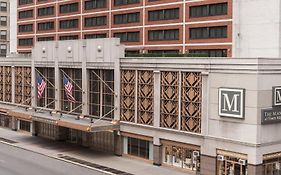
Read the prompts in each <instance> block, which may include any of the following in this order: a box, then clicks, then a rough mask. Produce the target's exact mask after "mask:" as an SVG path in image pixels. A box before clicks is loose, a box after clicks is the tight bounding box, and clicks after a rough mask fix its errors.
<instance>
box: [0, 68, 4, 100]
mask: <svg viewBox="0 0 281 175" xmlns="http://www.w3.org/2000/svg"><path fill="white" fill-rule="evenodd" d="M3 69H4V68H3V67H2V66H0V101H3V100H4V98H3V96H4V87H3V83H4V71H3Z"/></svg>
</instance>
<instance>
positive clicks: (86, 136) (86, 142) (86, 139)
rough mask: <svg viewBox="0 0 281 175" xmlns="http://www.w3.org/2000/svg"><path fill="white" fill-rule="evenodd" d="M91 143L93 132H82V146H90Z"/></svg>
mask: <svg viewBox="0 0 281 175" xmlns="http://www.w3.org/2000/svg"><path fill="white" fill-rule="evenodd" d="M90 143H91V133H89V132H82V146H85V147H90Z"/></svg>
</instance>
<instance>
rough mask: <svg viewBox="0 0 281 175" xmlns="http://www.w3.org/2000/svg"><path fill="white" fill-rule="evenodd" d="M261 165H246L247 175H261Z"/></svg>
mask: <svg viewBox="0 0 281 175" xmlns="http://www.w3.org/2000/svg"><path fill="white" fill-rule="evenodd" d="M263 171H264V170H263V165H262V164H260V165H251V164H248V174H249V175H251V174H254V175H263V174H264V173H263Z"/></svg>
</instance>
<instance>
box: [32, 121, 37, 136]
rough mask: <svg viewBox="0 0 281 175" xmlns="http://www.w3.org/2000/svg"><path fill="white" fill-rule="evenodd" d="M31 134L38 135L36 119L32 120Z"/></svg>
mask: <svg viewBox="0 0 281 175" xmlns="http://www.w3.org/2000/svg"><path fill="white" fill-rule="evenodd" d="M31 134H32V136H37V131H36V121H32V122H31Z"/></svg>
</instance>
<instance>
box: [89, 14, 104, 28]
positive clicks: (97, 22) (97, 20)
mask: <svg viewBox="0 0 281 175" xmlns="http://www.w3.org/2000/svg"><path fill="white" fill-rule="evenodd" d="M104 25H106V16H97V17H90V18H85V19H84V26H85V27H94V26H104Z"/></svg>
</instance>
